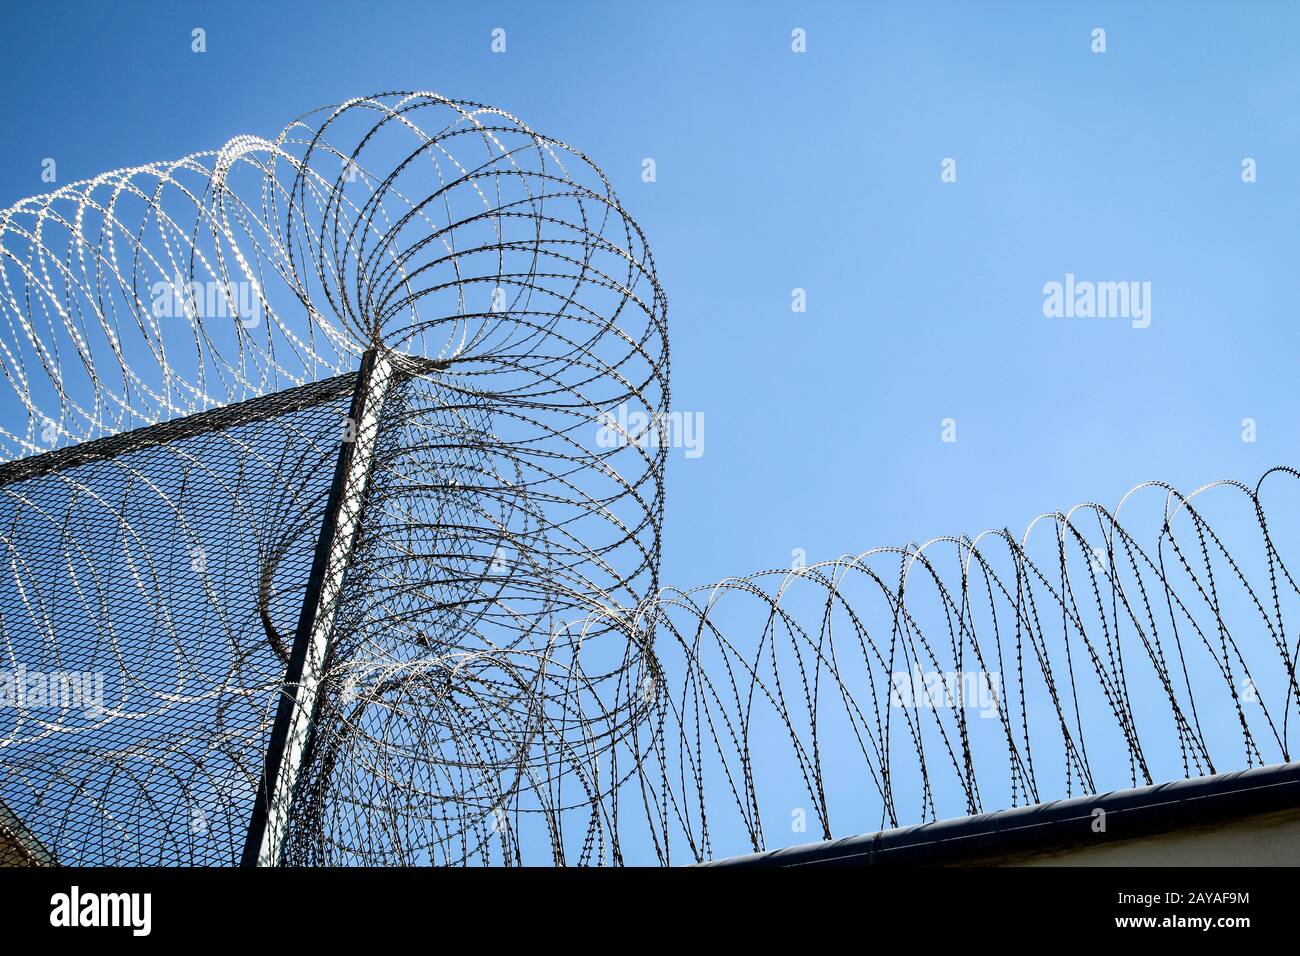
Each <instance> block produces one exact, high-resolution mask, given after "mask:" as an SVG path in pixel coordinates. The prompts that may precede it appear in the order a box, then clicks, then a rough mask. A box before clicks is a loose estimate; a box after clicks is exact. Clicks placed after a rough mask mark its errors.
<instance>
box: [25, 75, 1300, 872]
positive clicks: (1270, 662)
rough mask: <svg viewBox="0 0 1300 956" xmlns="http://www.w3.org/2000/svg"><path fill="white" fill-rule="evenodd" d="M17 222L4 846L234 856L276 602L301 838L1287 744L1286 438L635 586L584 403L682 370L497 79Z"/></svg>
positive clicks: (558, 162) (657, 830) (838, 795)
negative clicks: (891, 531)
mask: <svg viewBox="0 0 1300 956" xmlns="http://www.w3.org/2000/svg"><path fill="white" fill-rule="evenodd" d="M0 256H2V258H0V261H2V262H3V268H2V269H0V309H2V310H3V314H4V323H5V324H4V328H3V330H2V331H0V368H3V371H4V375H5V378H6V381H7V382H8V384H9V386H10V389H9V391H10V393H11V394H10V396H9V397H8V398H7V399H5V401H7V402H9V405H8V406H7V408H9V409H12V411H6V414H5V416H4V420H3V421H4V424H3V425H0V450H2V451H3V454H4V457H5V458H6V459H8V461H7V463H6V464H3V465H0V554H2V555H3V561H4V565H3V569H2V573H3V576H4V578H5V585H4V587H3V590H2V591H0V648H2V649H3V658H4V659H3V661H0V674H3V675H5V676H6V677H7V679H8V681H9V683H8V684H7V685H5V684H0V690H5V688H6V687H7V688H8V690H9V694H10V699H9V701H8V704H7V705H6V706H4V707H3V708H2V709H0V835H2V836H3V837H4V839H3V840H0V850H3V852H0V859H3V860H6V861H10V862H12V861H13V860H22V861H28V862H37V863H45V862H55V861H57V862H60V863H68V864H91V863H117V864H122V863H126V864H231V863H235V862H238V861H239V860H240V858H241V850H243V849H244V847H245V840H246V838H247V834H248V830H249V819H250V814H252V813H253V810H254V803H255V799H256V798H257V796H258V794H259V793H261V794H262V795H263V797H265V795H266V792H267V791H266V787H267V780H268V779H271V778H270V777H269V776H266V777H264V773H266V770H267V768H266V767H265V766H264V763H265V760H266V755H267V753H268V747H271V748H272V749H273V750H274V747H273V743H274V738H275V734H276V728H277V726H279V725H278V724H277V717H276V714H277V708H279V707H280V701H281V700H282V699H283V698H284V697H285V695H286V694H287V695H290V696H292V694H295V693H296V694H302V693H304V692H305V689H306V679H305V678H304V679H303V680H300V681H293V680H289V681H286V674H291V673H294V672H295V670H294V666H295V665H294V663H293V659H294V655H295V652H296V650H299V651H300V650H301V648H302V647H303V646H305V645H304V644H303V642H302V640H301V637H302V635H303V634H305V633H307V631H308V630H309V628H307V627H306V625H304V621H306V624H307V625H310V626H311V627H314V628H315V631H313V632H312V633H317V632H319V633H320V634H321V635H322V636H324V637H326V638H327V639H328V640H327V644H325V645H322V646H323V647H325V648H326V650H325V651H324V652H323V657H322V659H321V660H320V661H318V662H316V664H315V665H313V664H311V662H310V660H309V665H308V670H309V671H310V670H311V669H312V667H316V670H314V671H312V673H313V674H315V675H316V676H314V677H313V678H312V682H313V683H312V688H311V692H312V698H313V699H314V700H315V702H316V703H315V711H314V719H313V720H311V722H310V728H311V732H310V737H309V739H306V740H305V741H303V742H302V746H301V748H300V750H299V751H298V752H300V753H301V755H302V759H301V766H300V768H299V769H298V770H297V772H296V776H294V777H293V780H292V788H291V792H290V794H289V800H290V802H289V803H288V804H287V806H288V808H289V810H288V818H287V823H286V824H285V825H286V827H287V830H286V832H285V834H284V843H283V851H282V857H281V858H282V860H283V862H286V863H290V864H362V865H389V864H401V865H412V864H416V865H419V864H469V863H483V864H517V863H532V862H551V863H557V864H561V863H564V864H569V863H576V864H623V863H656V862H657V863H686V862H695V861H701V860H706V859H710V858H715V857H718V856H724V855H730V854H735V853H741V852H748V851H751V850H758V849H765V848H768V847H775V846H781V845H785V844H789V843H795V842H806V841H807V840H810V839H816V838H821V837H825V838H829V837H832V836H842V835H848V834H852V833H858V832H864V831H869V830H872V829H875V828H880V827H890V826H898V825H904V824H908V823H914V822H921V821H925V820H934V819H939V818H943V817H947V816H953V815H960V814H965V813H976V812H981V811H983V810H989V809H999V808H1002V807H1007V806H1014V805H1021V804H1026V803H1035V802H1040V801H1044V800H1049V799H1054V798H1057V797H1062V796H1067V795H1074V794H1081V793H1089V792H1097V791H1100V790H1104V789H1107V788H1113V787H1121V786H1133V785H1138V784H1145V783H1152V782H1159V781H1163V780H1170V779H1174V778H1177V777H1182V776H1195V775H1200V774H1208V773H1214V772H1217V771H1222V770H1225V769H1238V768H1240V767H1242V766H1243V765H1244V766H1247V767H1249V766H1254V765H1257V764H1261V763H1269V762H1277V761H1286V760H1289V759H1290V742H1289V733H1290V726H1291V724H1290V716H1291V712H1292V710H1293V709H1295V708H1296V707H1297V706H1300V687H1298V686H1297V683H1296V676H1295V664H1296V655H1297V640H1298V639H1300V638H1298V637H1297V635H1296V633H1295V630H1294V626H1293V625H1291V620H1292V618H1293V617H1294V616H1295V614H1296V612H1297V611H1298V610H1300V608H1297V601H1298V600H1300V589H1297V586H1296V582H1295V580H1294V578H1293V576H1292V571H1291V568H1290V564H1289V561H1288V551H1287V544H1288V541H1287V540H1286V537H1287V536H1286V535H1285V534H1281V535H1279V532H1278V531H1277V530H1276V529H1277V528H1283V529H1286V530H1287V531H1289V529H1290V528H1292V527H1294V518H1295V513H1294V505H1295V502H1294V501H1293V500H1292V499H1291V498H1290V497H1289V496H1290V494H1291V492H1292V491H1293V490H1294V488H1295V486H1294V485H1293V484H1292V482H1291V479H1294V478H1297V477H1300V473H1297V472H1296V471H1294V470H1292V469H1289V468H1279V469H1274V470H1272V471H1270V472H1268V473H1267V474H1266V475H1265V476H1264V478H1262V479H1260V481H1259V483H1258V484H1257V485H1255V486H1247V485H1243V484H1240V483H1236V482H1222V483H1218V484H1215V485H1211V486H1207V487H1206V488H1203V489H1201V490H1199V491H1197V492H1195V493H1191V494H1186V495H1184V494H1181V493H1180V492H1178V491H1177V490H1176V489H1174V488H1172V487H1170V486H1167V485H1161V484H1158V483H1150V484H1147V485H1143V486H1140V487H1139V488H1137V489H1134V491H1133V492H1130V494H1129V495H1128V496H1126V497H1125V499H1123V501H1122V503H1121V505H1120V506H1119V507H1117V508H1115V509H1114V510H1107V509H1106V508H1104V507H1102V506H1101V505H1098V504H1086V505H1080V506H1078V507H1076V508H1075V509H1073V510H1071V511H1069V512H1060V513H1054V514H1049V515H1045V516H1043V517H1041V518H1039V519H1038V520H1037V521H1035V522H1034V523H1033V524H1032V525H1031V527H1030V528H1029V529H1028V530H1027V531H1025V532H1024V533H1023V534H1013V533H1012V532H1011V531H1010V530H1007V529H1003V530H1000V531H995V532H986V533H985V534H983V535H980V536H978V537H976V538H968V537H965V536H962V537H955V538H942V539H938V540H935V541H931V542H928V543H926V544H924V545H917V544H911V545H908V546H906V547H901V548H883V549H876V550H873V551H868V552H866V553H864V554H860V555H856V556H849V557H844V558H841V559H839V560H836V561H830V562H823V563H819V564H813V565H810V566H807V567H799V568H793V569H779V570H771V571H765V572H759V573H757V574H753V575H750V576H748V577H743V578H731V579H727V580H726V581H723V582H721V583H719V584H717V585H713V586H710V587H706V588H697V589H693V590H688V591H678V590H674V589H671V588H669V589H662V588H661V587H660V582H659V555H660V541H661V532H662V523H663V507H664V504H663V502H664V466H665V457H666V442H664V441H662V440H659V439H660V438H661V437H662V436H660V435H659V434H658V431H657V425H651V426H649V427H648V428H647V429H646V430H644V431H641V432H637V433H634V434H625V435H623V436H622V439H623V440H620V441H617V442H614V443H610V442H607V441H602V440H601V439H600V437H599V436H600V435H601V434H602V430H604V431H608V430H609V429H611V428H615V429H617V428H618V427H619V425H618V423H619V422H627V421H629V420H633V421H634V420H636V419H635V418H634V417H633V416H632V415H630V414H628V413H630V412H637V413H641V414H642V415H644V416H645V417H644V419H643V420H644V421H646V422H650V423H658V422H660V421H662V420H663V415H662V413H663V412H664V411H665V410H666V409H667V407H668V401H669V390H668V339H667V329H666V301H665V297H664V294H663V291H662V289H661V288H660V286H659V284H658V281H657V279H656V277H655V270H654V263H653V259H652V258H651V255H650V252H649V249H648V248H647V246H646V242H645V239H644V236H643V235H642V234H641V232H640V230H639V229H638V227H637V226H636V225H635V223H634V222H633V221H632V220H631V218H630V217H629V216H628V215H627V213H626V212H625V211H624V210H623V208H622V206H621V205H620V204H619V202H618V200H617V198H616V197H615V196H614V193H613V191H612V189H611V188H610V186H609V183H608V182H607V181H606V179H605V178H604V176H603V174H601V173H600V171H599V170H598V169H597V168H596V167H595V166H594V165H593V164H592V163H591V162H590V161H589V160H587V159H586V158H585V157H584V156H582V154H580V153H578V152H577V151H575V150H573V149H572V148H571V147H568V146H566V145H565V144H563V143H560V142H558V141H556V140H553V139H550V138H548V137H545V136H542V135H540V134H538V133H535V132H533V131H532V130H530V129H528V128H527V127H526V126H524V125H523V124H522V123H520V122H519V121H518V120H516V119H515V118H514V117H512V116H510V115H508V114H506V113H503V112H501V111H500V110H496V109H492V108H489V107H485V106H480V105H477V104H472V103H465V102H457V101H452V100H448V99H446V98H444V97H440V96H437V95H434V94H431V93H388V94H381V95H376V96H372V97H365V98H360V99H356V100H352V101H349V102H347V103H344V104H342V105H340V106H338V107H332V108H328V109H324V110H320V111H317V112H316V113H313V114H309V115H308V116H306V117H304V118H302V119H300V120H298V121H296V122H294V123H292V124H290V125H289V126H288V127H287V128H286V129H285V130H284V132H283V133H281V134H280V135H279V136H278V137H276V138H275V139H273V140H266V139H260V138H257V137H251V136H242V137H237V138H236V139H234V140H232V141H231V142H230V143H228V144H227V145H226V146H225V147H223V148H222V149H221V150H219V151H216V152H211V153H201V154H195V155H193V156H189V157H186V158H185V159H182V160H179V161H176V162H172V163H156V164H150V165H147V166H141V167H136V168H133V169H128V170H120V171H117V172H113V173H107V174H104V175H102V176H99V177H96V178H95V179H93V180H88V181H85V182H81V183H76V184H72V185H69V186H65V187H62V188H61V189H59V190H56V191H55V192H53V193H50V194H47V195H44V196H39V197H34V198H32V199H28V200H24V201H22V202H20V203H18V204H17V205H15V206H13V207H11V208H9V209H7V210H5V211H3V212H0ZM365 356H371V357H372V358H371V360H370V361H371V362H372V363H373V362H374V361H375V360H374V358H373V357H374V356H381V357H382V358H383V367H384V368H385V369H386V370H387V371H386V372H385V378H384V379H383V382H382V386H383V387H382V390H374V389H375V382H374V381H372V379H371V378H369V377H368V375H369V373H368V372H366V369H367V368H370V367H371V366H370V365H367V361H365V360H363V357H365ZM358 368H360V369H361V370H362V371H361V372H358V371H357V369H358ZM358 395H362V396H365V395H370V397H372V398H374V399H375V403H372V404H377V405H378V406H379V407H378V411H377V413H376V417H375V419H374V422H373V428H371V426H369V425H366V426H364V428H362V425H361V423H359V422H358V421H356V420H355V418H354V412H355V410H356V409H357V408H358V407H361V406H359V405H358V404H357V401H358ZM358 428H362V430H363V432H364V434H363V435H362V438H358ZM365 428H371V430H370V431H365ZM363 439H364V440H363ZM349 446H351V447H352V448H353V449H362V448H364V450H365V454H364V456H363V457H364V461H363V462H362V464H363V465H364V467H361V468H359V470H355V471H348V470H347V469H349V468H354V467H356V466H355V462H354V459H357V456H360V455H361V454H362V453H361V451H356V452H355V453H352V457H349V456H348V455H341V450H342V449H346V448H348V447H349ZM349 462H353V463H352V464H349ZM336 469H340V470H339V471H338V472H337V473H336ZM340 475H343V478H344V479H345V480H340V477H339V476H340ZM340 489H343V491H340ZM1266 491H1267V494H1268V501H1269V507H1268V509H1267V510H1266V509H1265V506H1264V496H1265V493H1266ZM1121 512H1122V513H1123V516H1124V520H1123V522H1122V523H1121V520H1120V517H1121ZM1270 522H1271V523H1270ZM322 527H325V528H328V529H331V530H330V535H329V537H328V538H327V537H325V536H324V532H322V530H321V529H322ZM322 542H324V544H322ZM326 546H328V547H329V549H330V550H329V554H328V557H327V558H326V557H323V555H325V551H324V550H323V549H324V548H325V547H326ZM307 609H312V615H310V616H309V615H307V614H306V610H307ZM308 658H310V654H308ZM300 663H301V662H300ZM33 675H35V677H33ZM20 676H21V679H20ZM2 679H4V678H3V677H0V680H2ZM290 685H292V686H290ZM38 690H39V691H40V694H39V695H38V694H37V691H38ZM0 703H5V702H4V701H0ZM287 739H288V740H289V743H288V744H287V745H286V746H287V748H288V750H290V751H292V750H293V749H294V747H295V746H296V744H295V743H294V741H295V740H296V738H293V737H292V735H290V737H289V738H287ZM282 742H283V741H282ZM259 788H261V789H260V790H259Z"/></svg>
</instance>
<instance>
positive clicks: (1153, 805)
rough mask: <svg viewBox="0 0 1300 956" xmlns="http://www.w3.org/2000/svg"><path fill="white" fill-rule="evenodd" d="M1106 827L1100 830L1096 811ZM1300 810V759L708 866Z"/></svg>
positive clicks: (983, 844)
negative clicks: (1096, 821) (1102, 813)
mask: <svg viewBox="0 0 1300 956" xmlns="http://www.w3.org/2000/svg"><path fill="white" fill-rule="evenodd" d="M1098 809H1101V810H1104V811H1105V831H1104V832H1094V830H1093V824H1094V820H1096V819H1097V815H1096V813H1095V811H1097V810H1098ZM1284 810H1296V811H1297V812H1300V763H1285V764H1275V765H1273V766H1269V767H1257V768H1255V769H1253V770H1239V771H1237V772H1235V773H1225V774H1215V775H1212V776H1206V777H1194V778H1192V779H1190V780H1178V781H1175V782H1173V783H1162V784H1158V785H1156V786H1152V787H1139V788H1137V789H1135V790H1115V791H1112V792H1110V793H1102V794H1093V795H1090V796H1084V797H1074V798H1072V799H1069V800H1057V801H1054V802H1052V803H1040V804H1036V805H1034V806H1030V807H1016V808H1014V809H1011V810H999V811H997V812H995V813H982V814H979V815H977V816H973V817H956V818H954V819H951V820H940V821H938V822H936V823H925V824H920V825H918V826H911V827H903V828H901V829H897V830H882V831H881V832H879V833H868V834H863V835H862V836H853V837H846V838H844V839H841V840H829V841H826V842H824V843H809V844H805V845H803V846H794V847H787V848H786V849H783V850H770V851H767V852H764V853H751V854H749V855H747V856H737V857H731V858H729V859H722V860H715V861H712V862H711V863H707V864H705V865H706V866H828V865H829V866H879V865H889V864H961V863H964V862H966V863H974V862H979V861H989V862H996V860H998V859H1005V858H1008V857H1015V856H1021V855H1024V854H1029V853H1043V852H1055V851H1060V850H1067V849H1071V848H1075V847H1085V846H1086V847H1095V846H1100V845H1103V844H1106V843H1114V842H1116V841H1119V840H1130V839H1134V838H1137V837H1144V836H1152V835H1155V834H1158V833H1167V832H1170V831H1172V830H1180V829H1183V828H1185V827H1192V826H1200V825H1206V824H1213V823H1222V822H1225V821H1230V820H1235V819H1239V818H1242V817H1252V816H1258V815H1260V814H1265V813H1276V812H1278V811H1284Z"/></svg>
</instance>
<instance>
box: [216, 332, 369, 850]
mask: <svg viewBox="0 0 1300 956" xmlns="http://www.w3.org/2000/svg"><path fill="white" fill-rule="evenodd" d="M392 379H393V366H392V361H391V358H390V357H389V356H388V354H387V353H386V352H385V351H384V350H383V349H382V347H376V348H372V349H370V351H368V352H366V353H365V355H363V356H362V358H361V368H360V370H359V371H358V372H357V382H356V387H355V389H354V390H353V393H352V405H351V409H350V411H349V413H348V415H349V432H350V434H346V435H345V436H344V439H343V443H342V445H341V447H340V448H339V455H338V461H337V463H336V464H335V467H334V481H333V483H332V484H331V486H330V494H329V500H328V502H327V503H326V506H325V517H324V520H323V522H322V525H321V533H320V537H319V538H318V539H317V541H316V554H315V557H314V558H313V559H312V568H311V576H310V578H308V581H307V592H306V594H305V595H304V596H303V603H302V611H301V613H300V614H299V616H298V628H297V630H296V631H295V632H294V638H293V649H292V650H291V651H290V654H289V664H288V667H287V668H286V670H285V675H284V684H283V687H282V690H281V696H280V703H279V706H278V708H277V710H276V714H275V723H274V725H273V726H272V728H271V740H270V745H269V747H268V748H267V753H266V767H265V769H264V770H263V774H262V783H261V786H260V787H258V790H257V799H256V801H255V802H254V805H253V818H252V821H251V823H250V824H249V827H248V838H247V840H246V842H245V844H244V854H243V860H242V865H244V866H279V865H280V863H281V860H282V859H283V856H284V845H285V837H286V836H287V834H288V831H289V817H290V812H291V810H292V808H293V800H294V794H295V791H296V790H297V787H298V780H299V777H300V776H301V774H302V769H303V767H304V766H305V765H306V763H307V761H308V759H309V758H310V748H311V739H312V727H313V723H314V721H315V718H316V709H317V705H318V703H319V698H320V684H321V677H322V671H323V669H324V666H325V660H326V657H327V655H328V653H329V648H330V637H331V634H332V632H333V625H334V615H335V612H336V611H337V610H338V603H339V596H340V591H341V589H342V585H343V577H344V573H345V572H346V571H347V567H348V563H349V560H350V558H351V556H352V550H353V546H354V544H355V542H356V536H357V530H358V528H359V526H360V523H361V512H362V508H363V505H364V504H365V498H366V492H367V490H368V487H369V484H370V475H371V472H372V470H373V467H374V452H375V443H376V440H377V438H378V433H379V418H380V413H381V412H382V410H383V406H384V399H385V397H386V396H387V394H388V387H389V385H390V384H391V382H392Z"/></svg>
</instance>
